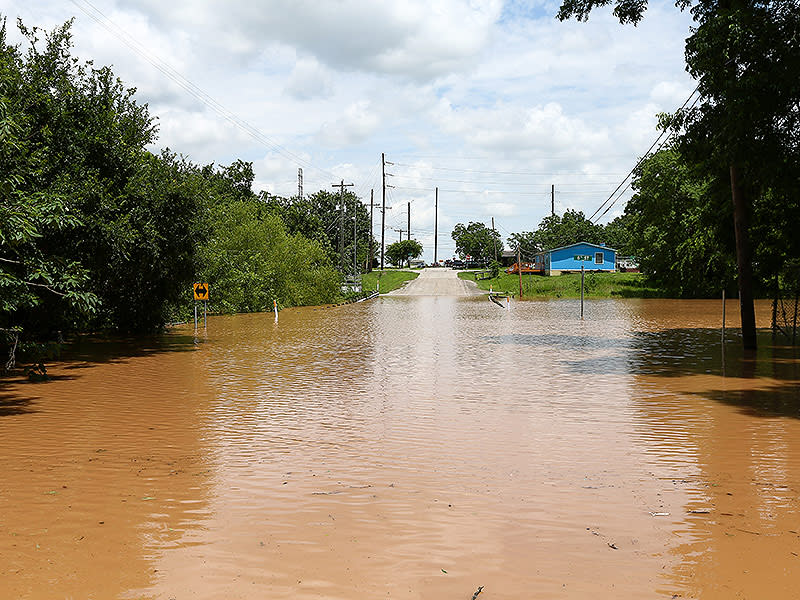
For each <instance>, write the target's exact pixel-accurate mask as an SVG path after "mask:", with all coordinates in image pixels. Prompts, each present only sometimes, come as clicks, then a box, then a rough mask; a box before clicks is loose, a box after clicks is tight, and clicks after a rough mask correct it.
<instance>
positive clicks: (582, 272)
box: [581, 265, 584, 321]
mask: <svg viewBox="0 0 800 600" xmlns="http://www.w3.org/2000/svg"><path fill="white" fill-rule="evenodd" d="M583 274H584V270H583V265H581V321H583Z"/></svg>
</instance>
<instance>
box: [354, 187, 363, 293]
mask: <svg viewBox="0 0 800 600" xmlns="http://www.w3.org/2000/svg"><path fill="white" fill-rule="evenodd" d="M360 275H361V273H359V269H358V198H356V195H355V194H353V283H356V282H357V281H358V280H359V279H360Z"/></svg>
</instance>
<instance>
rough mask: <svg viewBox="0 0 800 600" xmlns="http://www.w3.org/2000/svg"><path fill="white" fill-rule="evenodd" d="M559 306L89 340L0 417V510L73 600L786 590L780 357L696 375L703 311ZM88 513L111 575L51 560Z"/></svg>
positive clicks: (321, 318) (787, 517) (402, 313)
mask: <svg viewBox="0 0 800 600" xmlns="http://www.w3.org/2000/svg"><path fill="white" fill-rule="evenodd" d="M586 309H587V310H586V316H587V318H586V320H585V321H581V320H580V316H579V305H578V303H577V302H573V301H559V302H515V303H514V304H513V305H512V307H511V310H503V309H500V308H498V307H496V306H494V305H492V304H490V303H488V302H486V300H485V299H482V298H475V299H472V298H465V299H460V298H449V297H396V298H395V297H392V298H381V299H378V300H377V301H373V302H369V303H362V304H357V305H349V306H344V307H335V308H302V309H292V310H286V311H283V312H282V313H281V315H280V319H279V322H278V323H277V324H276V323H275V322H274V318H273V317H272V315H271V314H266V315H241V316H235V317H216V318H213V319H211V320H210V321H209V326H208V329H207V331H204V332H203V334H202V335H199V336H198V338H197V340H198V344H195V343H194V332H193V331H192V330H191V329H190V328H186V329H182V330H179V331H177V332H174V333H172V334H170V335H168V336H165V337H164V338H163V339H161V340H159V341H154V342H153V343H152V344H145V345H144V346H143V347H141V348H140V349H137V350H131V351H128V352H126V351H125V350H124V345H123V347H122V348H114V347H109V348H107V349H106V351H107V356H106V359H105V361H104V362H101V363H100V364H92V366H91V367H90V368H82V369H76V370H71V371H68V370H67V368H68V367H69V366H70V365H65V366H64V368H63V370H62V372H63V373H69V374H70V375H69V376H70V377H72V379H71V380H64V381H58V382H55V383H54V384H52V385H48V386H44V387H36V388H29V387H24V386H23V387H21V388H19V391H16V390H15V391H13V392H11V393H10V396H9V397H8V398H7V399H5V400H7V401H8V402H19V406H21V407H23V408H26V407H28V406H30V407H33V408H35V410H36V411H38V412H31V413H25V412H20V413H9V414H8V415H7V416H5V417H3V418H2V419H0V426H2V427H4V434H5V436H4V438H3V441H2V442H0V443H2V451H3V455H2V456H3V458H2V459H0V461H1V462H0V468H3V469H4V472H6V473H8V474H9V475H8V483H7V484H5V486H4V490H8V492H5V491H3V492H0V515H3V517H5V518H7V519H13V521H14V522H21V523H24V522H25V521H26V520H28V521H29V522H31V523H32V525H31V527H34V528H36V527H38V528H43V529H48V531H49V532H50V533H49V534H48V535H52V536H54V537H52V538H51V539H53V540H56V542H55V543H54V548H58V549H59V551H60V552H62V553H64V555H65V556H66V557H67V561H66V564H65V566H64V567H63V568H61V569H58V568H54V570H53V571H52V572H51V573H52V577H51V580H53V581H57V582H62V581H71V580H69V577H70V575H69V573H68V571H67V570H68V568H72V569H73V570H74V572H76V573H79V574H80V575H81V581H82V582H83V583H82V584H81V583H78V582H75V583H74V585H73V584H72V583H70V584H69V585H70V586H72V587H69V586H67V587H65V588H64V589H68V591H69V592H70V593H73V594H74V595H75V596H80V597H83V596H88V595H91V594H96V595H97V594H100V595H103V594H101V592H103V593H104V595H105V596H108V597H114V596H125V595H127V596H132V597H138V596H144V597H164V598H169V597H182V596H184V595H185V596H192V597H195V598H220V597H240V598H262V597H264V596H269V597H271V598H304V597H308V598H312V597H314V598H318V597H321V596H323V597H329V598H352V597H378V596H387V594H388V595H389V596H395V595H400V594H402V595H404V596H407V597H412V598H439V597H458V596H461V597H468V595H469V594H472V593H473V592H474V590H475V589H476V588H477V586H478V585H484V586H485V589H486V593H489V592H490V591H491V594H492V597H495V598H519V597H527V596H529V595H530V593H531V590H536V591H537V593H538V594H540V595H541V596H542V597H562V598H586V597H598V596H599V597H615V598H642V597H653V596H663V597H667V598H669V597H673V595H675V594H677V595H679V596H682V597H692V596H702V597H704V598H705V597H712V598H713V597H720V598H721V597H726V596H725V594H728V596H727V597H731V596H735V595H736V593H739V592H747V593H750V592H753V591H754V590H756V588H757V586H759V585H760V586H762V587H763V589H764V590H768V591H769V592H770V594H767V595H768V596H769V597H776V598H781V597H787V598H788V597H791V596H789V595H785V593H786V592H787V590H788V589H789V581H793V579H792V577H793V576H794V575H795V574H796V573H795V571H794V570H793V569H794V566H793V565H794V563H791V562H790V558H793V557H792V554H791V552H793V551H795V552H796V551H797V548H796V547H795V546H793V545H792V544H795V545H796V544H797V540H798V539H800V538H798V537H797V536H795V537H791V536H792V534H790V533H788V532H789V531H790V529H791V530H794V529H792V528H791V527H790V523H792V522H794V521H796V520H797V517H798V516H799V515H797V511H798V501H797V493H796V490H798V489H800V480H798V475H797V473H798V472H800V471H799V470H798V466H800V448H798V441H797V440H800V420H798V419H793V418H792V419H786V418H776V416H792V417H796V416H797V409H796V407H797V382H798V361H797V360H796V359H795V356H794V355H793V354H792V353H791V351H789V350H786V349H782V348H773V347H770V345H769V343H768V340H767V343H765V344H763V349H762V350H760V351H759V352H760V354H759V355H758V356H756V357H751V356H747V355H743V354H742V353H741V352H740V351H739V350H738V348H737V341H736V339H735V336H736V332H735V331H729V332H728V336H729V337H728V338H727V339H728V343H727V346H726V348H727V350H728V351H727V352H726V359H725V363H724V367H725V369H724V370H725V373H724V376H723V363H722V353H721V350H722V346H721V339H720V331H719V329H717V328H715V325H716V324H718V321H719V316H720V315H719V312H720V310H719V309H720V307H719V303H708V302H706V303H703V302H694V301H690V302H675V301H663V300H651V301H641V300H630V301H593V302H588V303H587V306H586ZM759 310H760V313H759V314H760V315H761V316H760V318H763V313H764V308H763V307H759ZM767 310H768V309H767ZM731 313H732V309H729V314H731ZM729 325H731V323H729ZM184 350H189V351H184ZM75 364H79V365H81V366H88V363H75ZM29 389H34V390H36V393H37V394H38V393H40V390H41V396H40V397H38V398H36V399H35V400H34V401H33V402H30V403H28V402H27V401H26V400H25V399H26V398H28V397H29V396H30V395H31V394H25V393H24V391H27V390H29ZM1 406H2V404H0V407H1ZM10 406H13V404H10ZM754 415H761V416H764V415H770V416H771V417H772V418H754ZM99 449H102V450H103V452H99V453H98V452H97V450H99ZM89 458H91V459H92V461H91V462H89V461H88V460H87V459H89ZM31 469H33V471H34V472H35V473H38V474H36V475H28V473H29V471H30V470H31ZM43 473H44V474H48V473H49V474H48V475H42V474H43ZM53 473H55V474H57V476H56V477H55V478H53V477H52V476H51V475H52V474H53ZM57 480H58V481H61V480H65V481H70V482H72V483H70V489H71V488H72V486H73V485H74V486H75V488H76V489H77V490H79V495H78V496H75V497H74V498H71V500H73V503H72V506H73V507H75V506H77V504H78V503H79V502H83V501H84V500H85V502H86V504H87V505H91V506H92V507H93V508H92V510H89V509H88V508H82V509H81V511H79V512H80V514H79V515H77V516H76V514H74V512H70V511H74V508H72V509H65V508H64V507H61V508H58V506H59V505H58V504H57V503H55V502H53V500H54V497H55V498H56V499H60V498H61V497H62V495H66V494H67V493H68V492H63V494H62V493H61V492H59V493H58V494H56V495H54V497H51V496H49V495H45V494H42V493H40V492H41V490H42V489H43V488H47V487H48V486H53V489H54V490H55V491H58V490H56V489H55V485H56V483H57ZM48 489H49V488H48ZM108 490H114V491H113V492H112V493H110V494H109V491H108ZM45 491H47V490H45ZM69 493H72V492H69ZM729 494H730V495H729ZM144 498H149V499H147V500H145V499H144ZM20 499H21V500H22V501H23V502H22V504H17V502H18V501H19V500H20ZM42 499H44V502H47V503H48V504H46V505H45V504H43V501H42ZM82 499H83V500H82ZM123 500H125V502H122V501H123ZM118 505H121V506H123V508H119V506H118ZM113 507H117V508H113ZM47 511H54V512H47ZM692 511H694V512H692ZM100 512H102V513H103V514H106V515H110V516H108V517H106V518H105V519H103V520H104V521H105V522H106V524H109V523H111V522H114V524H115V527H114V528H113V529H111V528H105V529H104V530H103V534H104V537H103V538H99V537H98V538H96V540H95V542H93V543H95V544H98V543H99V540H100V539H103V540H105V542H106V543H107V544H109V546H108V547H109V548H110V549H111V555H110V556H109V557H108V558H107V559H106V560H107V562H106V563H104V565H105V566H106V567H108V569H109V572H114V573H115V575H116V576H117V580H115V583H113V584H112V583H111V582H110V581H109V580H103V578H102V577H100V578H98V576H96V575H94V576H93V575H91V574H89V572H88V571H87V568H88V566H87V565H89V564H91V563H90V561H89V560H88V558H84V559H83V560H84V562H81V559H80V558H79V557H81V556H83V557H86V556H87V555H85V554H79V550H76V549H74V548H73V547H72V546H71V545H70V544H73V543H75V542H74V538H76V537H79V535H83V533H82V532H83V531H84V530H85V529H88V528H89V526H90V525H91V526H93V527H97V524H94V525H93V524H92V522H91V521H92V519H94V518H97V517H95V515H96V514H98V513H100ZM9 515H10V516H9ZM3 517H0V518H3ZM97 519H98V520H99V518H97ZM8 522H11V521H7V523H8ZM55 522H58V526H56V525H55ZM7 523H4V525H6V528H7ZM792 527H793V526H792ZM37 531H38V530H37ZM54 531H56V533H55V534H53V532H54ZM748 532H749V533H748ZM25 535H26V536H28V538H27V539H28V540H29V541H30V540H33V539H34V535H41V534H40V533H39V534H34V530H33V529H30V528H29V529H28V530H26V533H25ZM751 538H753V539H751ZM37 539H39V538H37ZM753 540H755V541H753ZM91 548H92V551H93V552H95V553H97V552H99V548H100V546H98V545H95V546H92V547H91ZM750 548H757V549H758V551H759V553H760V555H763V556H764V557H767V556H769V557H771V558H770V559H769V560H770V561H772V562H771V563H770V564H762V562H761V561H759V560H756V559H753V562H752V564H753V565H754V569H755V568H756V567H757V568H758V569H761V568H763V569H764V571H763V572H764V573H765V575H763V576H762V575H761V574H759V573H758V572H757V570H756V571H752V570H751V572H750V573H749V574H745V573H744V571H745V570H748V567H747V562H748V560H750V559H748V558H747V556H748V553H749V551H750V550H749V549H750ZM0 552H2V553H3V555H4V556H7V555H12V556H14V559H13V561H12V563H13V564H12V568H13V569H17V568H19V569H22V570H23V572H29V573H30V574H29V575H19V574H18V573H16V572H14V573H13V576H12V578H11V579H8V578H0V591H3V592H8V593H5V594H0V595H5V596H9V597H11V596H13V595H14V594H12V592H17V595H20V591H21V590H22V592H25V593H27V597H31V598H45V597H49V596H48V595H47V594H48V592H49V589H50V588H49V587H47V585H46V584H45V583H43V582H40V580H39V579H37V577H38V576H37V575H36V573H39V572H41V569H44V568H51V567H49V566H46V565H47V563H46V559H50V560H53V558H54V555H53V554H48V555H47V557H46V559H44V560H43V559H42V558H41V557H37V556H36V553H35V551H34V550H32V549H31V548H28V549H27V550H26V551H25V552H21V551H20V549H19V547H17V546H13V545H12V542H9V541H8V538H6V541H0ZM9 553H11V554H9ZM114 557H116V558H114ZM743 557H744V558H743ZM763 562H766V559H764V561H763ZM37 569H39V571H37ZM754 572H755V573H756V574H755V575H754V574H753V573H754ZM767 577H768V578H770V579H769V581H767ZM8 581H11V582H16V583H13V585H15V586H17V587H10V586H11V585H12V584H10V583H7V582H8ZM42 581H43V580H42ZM102 581H105V585H106V587H102ZM19 582H24V585H26V586H27V587H22V584H21V583H19ZM3 586H6V587H5V589H3ZM37 586H38V587H37ZM81 586H82V587H81ZM105 592H108V593H105ZM25 593H22V595H23V596H24V595H25ZM715 594H716V596H715Z"/></svg>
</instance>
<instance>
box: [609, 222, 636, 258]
mask: <svg viewBox="0 0 800 600" xmlns="http://www.w3.org/2000/svg"><path fill="white" fill-rule="evenodd" d="M630 227H631V218H630V216H629V215H627V214H623V215H621V216H619V217H617V218H616V219H614V220H613V221H611V222H610V223H608V224H606V226H605V227H604V228H603V241H604V242H605V243H606V244H607V245H608V246H609V247H610V248H614V250H616V251H617V255H618V256H631V255H636V252H635V251H634V249H633V248H632V246H631V241H632V239H631V230H630Z"/></svg>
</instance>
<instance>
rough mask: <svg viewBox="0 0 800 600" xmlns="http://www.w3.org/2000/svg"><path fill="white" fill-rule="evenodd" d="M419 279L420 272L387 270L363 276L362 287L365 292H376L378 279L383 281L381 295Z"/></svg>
mask: <svg viewBox="0 0 800 600" xmlns="http://www.w3.org/2000/svg"><path fill="white" fill-rule="evenodd" d="M417 277H419V272H417V273H413V272H411V271H398V270H395V269H387V270H385V271H372V272H371V273H364V274H363V275H362V276H361V287H362V289H363V290H364V291H367V290H374V289H376V287H377V282H378V279H380V281H381V294H385V293H386V292H391V291H392V290H396V289H397V288H399V287H400V286H402V285H403V284H404V283H405V282H406V281H411V280H412V279H416V278H417Z"/></svg>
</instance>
